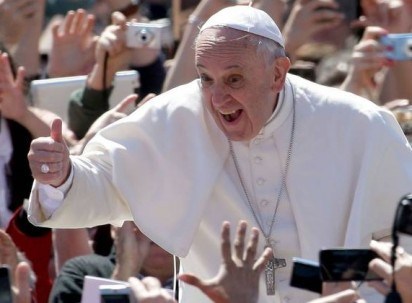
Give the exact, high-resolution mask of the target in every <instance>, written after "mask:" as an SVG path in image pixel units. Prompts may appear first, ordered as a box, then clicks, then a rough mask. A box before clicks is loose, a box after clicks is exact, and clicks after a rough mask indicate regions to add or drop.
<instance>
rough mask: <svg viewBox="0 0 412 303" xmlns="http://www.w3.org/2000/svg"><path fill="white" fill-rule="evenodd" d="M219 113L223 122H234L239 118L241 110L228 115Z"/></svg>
mask: <svg viewBox="0 0 412 303" xmlns="http://www.w3.org/2000/svg"><path fill="white" fill-rule="evenodd" d="M219 113H220V114H221V115H222V117H223V119H225V121H227V122H233V121H235V120H236V119H237V118H239V116H240V115H241V113H242V110H241V109H238V110H235V111H233V112H230V113H223V112H219Z"/></svg>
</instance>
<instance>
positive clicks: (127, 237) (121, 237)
mask: <svg viewBox="0 0 412 303" xmlns="http://www.w3.org/2000/svg"><path fill="white" fill-rule="evenodd" d="M113 228H114V233H115V235H114V245H115V249H116V267H115V269H114V272H113V275H112V278H113V279H116V280H121V281H127V280H128V279H129V277H136V276H137V275H138V274H139V273H140V270H141V268H142V265H143V262H144V260H145V258H146V257H147V255H148V254H149V249H150V243H151V240H150V239H149V238H148V237H146V236H145V235H144V234H143V233H142V232H141V231H140V230H139V229H138V228H137V227H136V225H135V224H134V223H133V222H131V221H126V222H124V223H123V226H122V227H117V228H116V227H113Z"/></svg>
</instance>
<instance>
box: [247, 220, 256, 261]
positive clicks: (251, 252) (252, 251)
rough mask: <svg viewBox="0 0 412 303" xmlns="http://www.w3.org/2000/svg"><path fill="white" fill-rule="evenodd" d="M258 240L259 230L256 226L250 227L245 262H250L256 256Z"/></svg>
mask: <svg viewBox="0 0 412 303" xmlns="http://www.w3.org/2000/svg"><path fill="white" fill-rule="evenodd" d="M258 242H259V230H258V229H257V228H252V231H251V235H250V239H249V243H248V245H247V249H246V262H248V263H251V262H253V261H254V259H255V258H256V251H257V245H258Z"/></svg>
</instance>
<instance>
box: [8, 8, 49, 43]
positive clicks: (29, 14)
mask: <svg viewBox="0 0 412 303" xmlns="http://www.w3.org/2000/svg"><path fill="white" fill-rule="evenodd" d="M38 3H39V0H0V40H2V41H3V42H4V43H6V44H7V45H8V46H10V45H14V44H16V43H17V42H19V40H20V38H21V36H22V34H23V32H24V31H25V30H26V29H27V28H28V27H30V26H33V19H34V18H36V16H37V15H38V14H39V13H40V10H41V9H43V7H42V6H39V5H38Z"/></svg>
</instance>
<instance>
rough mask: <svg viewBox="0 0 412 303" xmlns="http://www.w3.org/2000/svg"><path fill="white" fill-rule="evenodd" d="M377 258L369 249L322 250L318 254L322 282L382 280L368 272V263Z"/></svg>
mask: <svg viewBox="0 0 412 303" xmlns="http://www.w3.org/2000/svg"><path fill="white" fill-rule="evenodd" d="M375 258H379V256H378V255H377V254H376V253H375V252H374V251H373V250H371V249H344V248H333V249H323V250H321V251H320V253H319V263H320V273H321V278H322V281H324V282H339V281H372V280H382V278H381V277H379V276H378V275H376V274H375V273H374V272H372V271H371V270H369V262H370V261H371V260H372V259H375Z"/></svg>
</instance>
